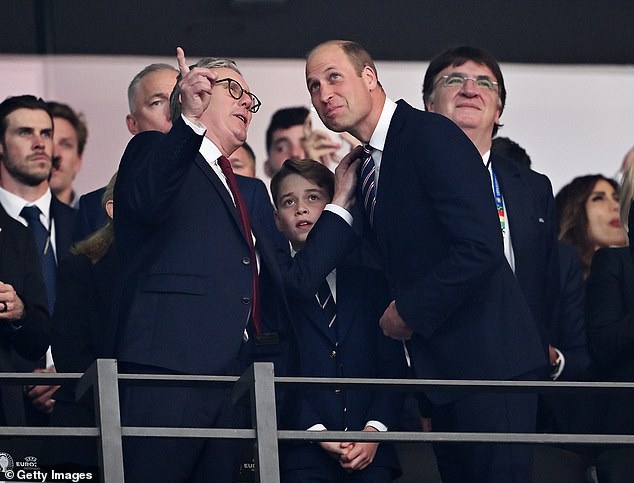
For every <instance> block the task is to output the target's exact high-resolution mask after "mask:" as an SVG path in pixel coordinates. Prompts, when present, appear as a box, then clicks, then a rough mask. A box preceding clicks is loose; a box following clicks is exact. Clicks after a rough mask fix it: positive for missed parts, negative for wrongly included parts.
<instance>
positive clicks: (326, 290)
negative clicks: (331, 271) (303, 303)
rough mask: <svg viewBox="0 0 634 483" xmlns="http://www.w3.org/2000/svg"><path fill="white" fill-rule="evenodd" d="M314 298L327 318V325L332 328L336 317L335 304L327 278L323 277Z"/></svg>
mask: <svg viewBox="0 0 634 483" xmlns="http://www.w3.org/2000/svg"><path fill="white" fill-rule="evenodd" d="M315 298H316V299H317V303H318V304H319V307H320V308H321V310H322V311H323V312H324V315H325V316H326V319H327V320H328V327H329V328H331V329H332V328H334V326H335V320H336V319H337V306H336V305H335V299H334V298H333V297H332V292H331V291H330V287H329V286H328V281H327V280H325V279H324V281H323V283H322V284H321V286H320V287H319V290H318V291H317V293H316V294H315Z"/></svg>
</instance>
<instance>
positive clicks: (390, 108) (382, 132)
mask: <svg viewBox="0 0 634 483" xmlns="http://www.w3.org/2000/svg"><path fill="white" fill-rule="evenodd" d="M394 111H396V102H394V101H393V100H391V99H388V98H387V97H386V98H385V103H384V104H383V109H382V110H381V116H380V117H379V122H378V123H377V125H376V127H375V128H374V132H373V133H372V136H371V137H370V146H372V147H373V148H374V149H378V150H379V151H381V152H382V151H383V148H384V147H385V139H386V138H387V131H388V129H389V128H390V122H391V121H392V116H393V115H394Z"/></svg>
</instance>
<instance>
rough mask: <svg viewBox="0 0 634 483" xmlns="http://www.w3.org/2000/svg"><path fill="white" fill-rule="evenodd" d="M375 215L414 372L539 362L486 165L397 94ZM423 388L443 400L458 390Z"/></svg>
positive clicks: (516, 368) (505, 374) (452, 375)
mask: <svg viewBox="0 0 634 483" xmlns="http://www.w3.org/2000/svg"><path fill="white" fill-rule="evenodd" d="M360 203H361V202H360V201H359V202H358V203H357V204H360ZM374 220H375V221H374V233H375V234H376V241H377V243H378V246H379V249H380V252H381V255H382V258H383V263H384V264H385V268H386V273H387V275H388V279H389V282H390V285H391V289H392V293H393V296H394V299H395V301H396V306H397V308H398V310H399V313H400V314H401V316H402V317H403V319H404V320H405V321H406V323H407V324H408V325H409V326H410V327H412V329H413V330H414V334H413V336H412V339H411V340H410V342H409V344H408V347H409V349H410V356H411V361H412V365H413V368H414V371H415V373H416V375H417V376H418V377H421V378H438V379H510V378H513V377H516V376H519V375H522V374H525V373H529V372H532V371H534V370H536V369H538V368H543V367H544V365H545V363H546V362H545V353H544V349H543V344H542V342H541V340H540V336H539V333H538V330H537V327H536V324H535V321H534V318H533V315H532V313H531V310H530V307H529V305H528V303H527V301H526V297H525V296H524V294H523V293H522V291H521V289H520V286H519V284H518V283H517V280H516V278H515V276H514V274H513V272H512V271H511V269H510V267H509V265H508V263H507V262H506V259H505V257H504V252H503V247H502V235H501V232H500V223H499V220H498V217H497V213H496V208H495V203H494V201H493V196H492V193H491V184H490V179H489V175H488V173H487V170H486V169H485V167H484V165H483V164H482V158H481V157H480V155H479V153H478V152H477V151H476V149H475V147H474V146H473V144H472V143H471V142H470V141H469V140H468V138H467V137H466V136H465V135H464V133H463V132H462V131H461V130H460V129H459V128H458V127H457V126H456V125H455V124H454V123H453V122H451V121H450V120H449V119H447V118H445V117H443V116H440V115H437V114H433V113H428V112H422V111H419V110H417V109H414V108H412V107H411V106H409V105H408V104H407V103H405V102H403V101H399V103H398V107H397V109H396V112H395V113H394V116H393V117H392V120H391V123H390V126H389V130H388V133H387V138H386V143H385V148H384V151H383V156H382V161H381V175H380V178H379V184H378V193H377V200H376V209H375V214H374ZM511 223H512V222H511ZM428 396H429V398H430V399H431V400H432V402H435V403H442V402H448V401H451V400H454V399H455V398H456V397H458V394H457V393H452V394H449V393H436V392H432V393H429V394H428Z"/></svg>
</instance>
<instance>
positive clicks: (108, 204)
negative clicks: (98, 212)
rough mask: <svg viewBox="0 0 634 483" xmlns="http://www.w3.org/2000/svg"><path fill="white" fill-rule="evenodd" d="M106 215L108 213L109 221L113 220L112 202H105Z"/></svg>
mask: <svg viewBox="0 0 634 483" xmlns="http://www.w3.org/2000/svg"><path fill="white" fill-rule="evenodd" d="M106 213H108V217H109V218H110V219H111V220H112V219H113V218H114V201H113V200H108V201H106Z"/></svg>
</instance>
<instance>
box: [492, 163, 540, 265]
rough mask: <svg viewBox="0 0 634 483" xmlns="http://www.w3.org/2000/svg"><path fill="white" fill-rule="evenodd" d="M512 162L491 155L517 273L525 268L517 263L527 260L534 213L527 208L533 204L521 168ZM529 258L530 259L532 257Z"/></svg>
mask: <svg viewBox="0 0 634 483" xmlns="http://www.w3.org/2000/svg"><path fill="white" fill-rule="evenodd" d="M511 163H512V162H510V161H509V162H506V160H505V159H500V157H498V156H495V155H493V154H492V155H491V165H492V167H493V170H494V172H495V175H496V177H497V179H498V182H499V183H500V191H501V192H502V197H503V198H504V205H505V207H506V211H507V216H508V220H509V228H510V231H511V244H512V245H513V253H514V255H515V263H516V273H517V272H518V271H519V272H522V270H523V268H521V267H519V266H518V265H517V262H518V261H519V262H520V263H521V261H522V260H526V257H525V256H524V253H525V251H526V250H527V249H530V247H527V246H526V243H527V242H529V243H530V240H531V237H530V236H529V235H530V233H529V231H530V230H527V228H529V224H530V223H531V222H532V219H531V217H532V216H533V214H532V213H530V210H528V209H527V208H528V207H530V206H531V202H530V198H531V197H530V192H528V191H527V190H526V189H525V187H524V183H523V182H522V177H521V174H520V172H519V170H518V169H516V167H515V166H513V165H512V164H511ZM528 259H529V260H530V257H529V258H528ZM518 269H519V270H518Z"/></svg>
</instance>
